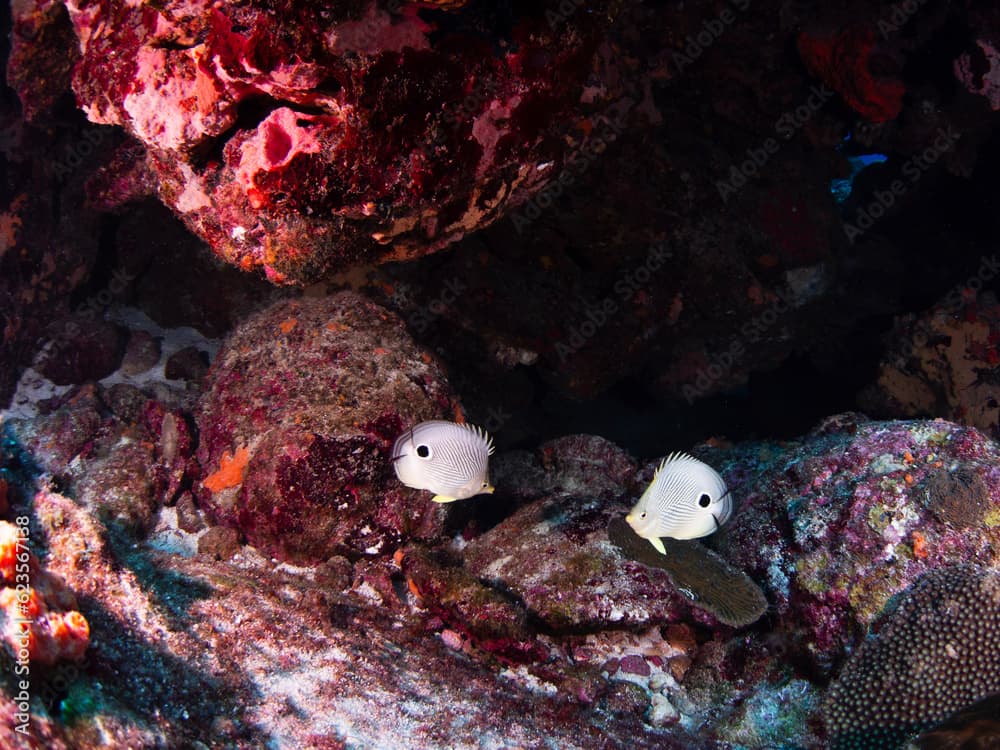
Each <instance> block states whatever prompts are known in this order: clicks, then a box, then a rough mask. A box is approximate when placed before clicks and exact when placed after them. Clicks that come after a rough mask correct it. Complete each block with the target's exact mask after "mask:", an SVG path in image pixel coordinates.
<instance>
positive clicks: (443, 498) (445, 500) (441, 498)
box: [431, 495, 667, 554]
mask: <svg viewBox="0 0 1000 750" xmlns="http://www.w3.org/2000/svg"><path fill="white" fill-rule="evenodd" d="M431 500H432V501H433V502H435V503H453V502H455V501H456V500H458V498H457V497H448V496H447V495H435V496H434V497H432V498H431ZM663 554H667V553H666V552H664V553H663Z"/></svg>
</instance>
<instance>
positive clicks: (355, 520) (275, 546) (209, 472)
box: [196, 292, 458, 562]
mask: <svg viewBox="0 0 1000 750" xmlns="http://www.w3.org/2000/svg"><path fill="white" fill-rule="evenodd" d="M457 410H458V405H457V402H456V401H455V400H454V397H453V395H452V392H451V389H450V387H449V386H448V384H447V381H446V379H445V373H444V371H443V369H442V368H441V366H440V365H439V364H438V363H437V361H436V360H435V359H434V358H433V357H432V356H431V355H430V354H428V353H427V352H426V351H424V350H422V349H420V348H419V347H417V346H416V345H415V344H414V343H413V342H412V340H411V339H410V337H409V335H408V334H407V332H406V329H405V327H404V325H403V323H402V321H401V320H399V319H398V318H397V317H396V316H395V315H393V314H391V313H388V312H386V311H385V310H383V309H382V308H381V307H379V306H378V305H375V304H373V303H372V302H370V301H368V300H366V299H365V298H363V297H361V296H359V295H356V294H354V293H352V292H342V293H340V294H337V295H334V296H332V297H326V298H308V297H306V298H303V299H301V300H286V301H282V302H278V303H276V304H274V305H272V306H270V307H268V308H266V309H265V310H263V311H261V312H259V313H257V314H256V315H254V316H252V317H250V318H249V319H247V320H246V321H245V322H244V323H243V324H242V325H240V326H238V327H237V329H236V330H235V331H234V332H233V333H232V335H231V336H230V337H229V338H228V339H227V340H226V343H225V345H224V347H223V348H222V350H221V351H220V352H219V354H218V356H217V358H216V360H215V362H214V363H213V364H212V368H211V371H210V373H209V375H208V382H207V385H206V389H205V393H204V396H203V398H202V403H201V408H200V410H199V413H198V418H197V421H198V428H199V430H200V434H201V443H200V445H199V446H198V460H199V462H200V463H201V468H202V471H203V474H204V476H203V478H202V481H201V482H200V483H198V485H197V486H196V490H197V494H198V497H199V500H200V501H201V503H202V506H203V508H205V509H206V510H207V511H208V512H209V513H210V515H212V516H213V517H214V518H215V519H216V521H217V522H219V523H222V524H223V525H226V526H230V527H232V528H237V529H239V530H240V531H241V532H242V533H243V535H244V536H245V538H246V539H247V541H249V542H250V543H251V544H253V545H255V546H257V547H259V548H260V549H261V550H262V551H266V552H267V553H268V554H271V555H275V556H277V557H280V558H282V559H287V560H298V561H310V562H322V561H324V560H326V559H327V558H329V557H330V556H331V555H333V554H335V553H338V552H344V551H346V550H351V551H353V552H354V553H360V554H377V553H383V554H384V553H386V552H391V550H392V549H393V545H396V544H398V543H399V542H401V541H402V540H403V539H405V538H411V537H416V538H424V539H429V538H433V537H434V536H435V535H437V534H438V533H439V532H440V531H441V528H442V526H441V524H442V521H443V518H444V514H445V512H446V511H445V509H443V508H442V506H440V505H438V504H436V503H432V502H430V497H429V496H428V495H427V493H425V492H420V491H416V490H411V489H409V488H407V487H404V486H403V485H402V484H400V482H399V481H398V480H397V479H396V477H395V475H394V473H393V471H392V467H391V462H390V460H389V455H390V453H391V450H392V445H393V442H394V441H395V439H396V437H397V436H398V435H399V434H400V433H402V431H403V430H404V429H405V428H407V427H409V426H411V425H413V424H415V423H417V422H421V421H424V420H426V419H441V418H445V419H447V418H451V417H454V415H455V413H456V411H457Z"/></svg>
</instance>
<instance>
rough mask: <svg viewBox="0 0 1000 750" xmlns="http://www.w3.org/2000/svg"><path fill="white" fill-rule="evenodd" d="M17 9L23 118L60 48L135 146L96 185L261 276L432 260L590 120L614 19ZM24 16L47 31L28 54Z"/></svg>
mask: <svg viewBox="0 0 1000 750" xmlns="http://www.w3.org/2000/svg"><path fill="white" fill-rule="evenodd" d="M28 5H29V7H28V8H27V9H24V8H22V9H19V10H20V12H19V25H18V27H19V30H21V33H20V34H19V35H18V36H17V37H16V38H17V40H18V44H17V48H16V53H15V55H14V57H13V58H12V67H13V72H12V80H13V81H15V82H16V83H17V84H18V92H19V93H20V94H21V96H22V100H23V101H25V102H26V109H27V110H28V111H29V112H31V111H33V110H34V109H38V108H42V107H44V106H45V105H46V104H47V103H48V102H49V101H50V100H51V99H52V93H51V91H50V89H51V88H52V87H53V85H55V84H58V82H59V80H65V76H64V75H63V76H62V77H60V78H59V80H57V81H52V84H51V85H50V86H49V87H41V86H38V85H32V84H31V83H30V79H31V77H32V75H37V74H38V73H39V72H42V71H41V70H38V69H40V68H42V67H43V66H46V61H47V60H49V59H50V58H54V59H58V50H59V45H60V43H61V44H63V45H64V48H65V52H64V57H65V60H66V61H72V71H73V72H72V87H73V91H74V93H75V95H76V98H77V101H78V103H79V105H80V106H81V108H82V109H83V110H84V112H85V113H86V114H87V117H88V118H89V119H90V120H91V121H92V122H95V123H100V124H105V125H119V126H121V127H123V128H125V129H126V130H127V131H128V133H129V134H130V135H131V136H132V137H133V138H135V139H136V140H138V141H139V142H141V143H142V145H143V146H144V147H145V155H144V158H143V159H139V160H132V161H131V162H123V163H122V164H121V167H122V172H123V173H124V176H123V177H121V178H119V179H118V180H115V179H111V178H108V179H106V180H105V183H106V184H109V185H115V184H117V183H121V182H127V181H129V180H131V181H132V182H135V183H139V184H140V185H141V186H149V187H152V186H155V192H156V194H157V195H158V196H159V198H160V199H161V200H162V201H163V202H164V203H165V204H166V205H168V206H169V207H170V208H172V209H173V210H174V211H175V212H176V213H177V214H178V216H180V217H181V218H182V219H183V221H184V222H185V224H187V226H188V227H190V228H191V230H192V231H194V232H195V233H196V234H198V235H199V236H201V237H202V238H203V239H205V240H206V241H207V242H208V243H209V245H211V246H212V248H213V249H214V250H215V252H216V253H217V254H218V255H219V256H220V257H222V258H224V259H226V260H227V261H229V262H231V263H233V264H235V265H237V266H238V267H240V268H244V269H251V268H255V269H259V270H261V271H263V272H264V273H265V274H266V275H267V276H268V278H270V279H271V280H273V281H279V282H303V281H308V280H310V279H316V278H318V277H319V276H322V275H324V274H325V273H327V272H329V271H330V270H331V269H333V268H337V267H343V266H345V265H348V264H350V263H353V262H356V261H357V260H359V259H370V260H371V259H379V258H393V257H395V258H406V257H412V256H414V255H419V254H423V253H427V252H431V251H433V250H436V249H439V248H441V247H444V246H446V245H447V244H449V243H450V242H453V241H455V240H457V239H459V238H461V237H462V236H463V235H464V234H466V233H467V232H471V231H473V230H475V229H477V228H480V227H482V226H485V225H487V224H489V223H491V222H493V221H495V220H496V219H497V218H499V217H501V216H503V215H504V214H505V212H506V211H507V210H508V208H510V207H511V206H515V205H517V204H519V203H521V202H523V201H524V200H525V199H526V198H528V197H529V196H530V195H531V194H532V193H534V192H535V191H537V190H538V189H540V188H542V187H543V186H544V185H545V184H546V183H548V182H549V181H550V179H551V178H552V177H553V176H555V175H558V173H559V167H560V165H562V164H563V163H564V162H565V160H566V159H567V158H568V157H569V156H570V155H571V154H573V153H574V152H576V151H577V150H578V149H579V148H580V147H581V144H582V143H583V142H584V141H585V140H586V133H587V132H588V130H589V128H588V127H581V122H582V120H583V119H585V118H586V117H587V116H588V115H589V114H593V113H596V112H600V111H601V108H602V97H601V96H599V93H600V92H604V91H606V89H605V88H603V87H602V86H601V85H599V79H597V78H593V76H594V75H595V68H599V67H600V64H601V58H600V57H599V56H598V55H597V51H598V46H599V44H600V42H601V39H602V34H601V32H602V29H603V26H604V25H606V24H607V22H608V19H609V17H611V16H613V15H614V8H613V5H614V4H612V6H610V7H608V8H607V9H606V10H603V11H601V12H595V13H590V12H575V11H576V8H575V6H571V9H570V10H571V12H569V13H565V14H562V13H559V12H558V9H559V8H560V7H562V6H561V5H560V3H559V2H556V0H547V1H546V2H544V3H540V4H537V5H533V6H530V7H529V6H518V7H517V8H516V10H511V9H509V8H508V9H507V10H506V11H504V10H502V9H500V8H495V9H494V8H492V6H490V5H489V4H486V5H482V4H474V5H470V6H469V7H467V8H466V7H457V6H456V7H452V8H438V7H436V6H435V5H433V4H429V3H413V2H403V3H399V2H397V3H388V4H386V3H382V2H376V1H375V0H369V2H350V3H332V4H330V3H327V4H304V5H303V4H299V5H269V4H261V3H252V4H242V5H219V4H218V3H212V2H207V1H206V0H199V2H194V3H191V2H172V1H171V2H166V3H158V4H156V5H155V6H133V5H130V4H128V3H121V2H117V1H116V0H107V2H99V3H95V4H90V5H87V6H86V7H81V6H78V5H76V4H72V3H70V4H67V8H68V10H69V16H68V17H69V22H68V23H69V24H71V28H72V31H71V32H70V34H67V31H68V25H67V21H66V16H65V14H61V13H54V12H46V11H44V10H43V9H41V8H34V7H32V4H28ZM46 5H51V4H46ZM562 5H566V3H563V4H562ZM553 14H554V15H553ZM553 18H558V19H559V20H558V22H552V19H553ZM35 27H39V28H44V29H51V30H52V31H51V33H49V34H48V36H46V37H44V38H42V39H40V40H38V41H37V42H36V43H35V44H34V45H33V46H32V45H31V43H30V42H29V39H30V38H31V37H30V32H31V30H32V29H33V28H35ZM487 30H488V31H487ZM484 32H486V33H484ZM72 34H75V37H76V41H77V42H78V44H76V45H70V44H67V43H66V42H67V39H66V37H67V36H71V35H72ZM66 64H67V63H66V62H64V63H63V65H62V68H60V70H63V69H64V68H65V67H66ZM48 67H51V63H49V64H48ZM585 92H589V95H587V96H585ZM584 102H585V103H584ZM605 103H606V102H605ZM567 139H568V140H569V141H574V142H575V143H576V146H575V147H573V146H569V145H567V144H568V140H567ZM137 162H138V167H137ZM114 192H115V194H122V195H127V194H128V193H129V191H128V190H125V189H123V188H121V187H120V186H116V187H115V190H114ZM133 192H136V191H133Z"/></svg>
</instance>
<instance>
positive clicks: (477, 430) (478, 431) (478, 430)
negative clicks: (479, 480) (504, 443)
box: [459, 422, 496, 456]
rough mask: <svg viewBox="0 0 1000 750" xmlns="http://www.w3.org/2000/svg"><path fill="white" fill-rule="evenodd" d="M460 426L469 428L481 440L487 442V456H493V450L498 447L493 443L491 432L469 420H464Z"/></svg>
mask: <svg viewBox="0 0 1000 750" xmlns="http://www.w3.org/2000/svg"><path fill="white" fill-rule="evenodd" d="M459 426H460V427H463V428H465V429H466V430H468V431H469V432H471V433H472V434H473V435H475V436H476V437H478V438H479V439H480V440H482V441H483V442H484V443H486V455H487V456H492V455H493V451H494V450H496V447H495V446H494V445H493V438H492V437H490V435H489V433H488V432H486V430H484V429H483V428H482V427H479V426H477V425H474V424H469V423H468V422H462V423H461V424H460V425H459Z"/></svg>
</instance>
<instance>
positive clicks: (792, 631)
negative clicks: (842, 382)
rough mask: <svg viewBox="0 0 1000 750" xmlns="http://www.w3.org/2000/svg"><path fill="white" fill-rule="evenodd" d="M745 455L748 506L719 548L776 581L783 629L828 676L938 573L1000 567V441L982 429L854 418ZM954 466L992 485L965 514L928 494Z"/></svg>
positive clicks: (770, 586) (771, 585)
mask: <svg viewBox="0 0 1000 750" xmlns="http://www.w3.org/2000/svg"><path fill="white" fill-rule="evenodd" d="M743 450H749V449H743ZM741 464H742V466H741V468H740V469H739V470H738V472H740V473H742V472H746V473H745V474H744V476H745V477H746V483H747V485H746V487H745V488H744V489H743V490H742V492H741V493H740V497H741V499H742V504H741V506H740V509H739V511H738V512H737V514H736V516H735V518H734V519H733V520H732V521H731V522H730V523H729V524H727V525H726V526H725V527H724V528H723V530H722V532H721V533H720V534H719V535H717V536H718V538H717V541H716V544H717V547H718V549H719V550H720V551H722V552H723V553H724V554H725V555H726V556H727V557H728V558H729V560H730V562H732V563H734V564H736V565H737V566H738V567H740V568H741V569H742V570H744V571H746V572H747V573H748V574H749V575H750V576H751V577H753V578H755V579H757V580H759V581H761V582H766V583H765V584H764V585H765V589H766V590H767V591H768V595H769V599H770V600H771V602H772V604H773V605H774V607H775V616H776V622H777V623H779V625H777V629H778V631H780V632H784V633H785V634H786V635H787V636H788V637H789V639H790V642H791V643H793V644H794V649H795V652H796V654H795V658H796V659H802V660H803V661H804V663H808V664H809V665H810V668H811V669H813V670H816V671H817V672H818V673H821V674H823V673H826V674H829V673H830V672H831V670H833V669H835V668H836V666H837V664H838V663H839V661H840V660H841V659H842V658H843V655H844V654H845V653H846V651H847V650H848V649H849V648H850V647H851V645H852V644H853V643H856V642H857V639H858V638H859V637H860V636H861V635H862V634H864V633H865V632H866V631H867V629H868V628H869V627H870V626H871V625H872V623H873V621H874V620H875V617H876V615H878V614H879V612H881V610H882V609H883V607H885V605H886V604H887V603H888V602H889V601H890V599H892V597H893V596H895V595H896V594H899V593H900V592H902V591H904V590H905V589H907V588H908V587H909V586H911V585H912V584H913V582H914V581H915V580H916V579H917V578H919V577H920V576H921V575H923V574H924V573H926V572H927V571H929V570H933V569H935V568H938V567H942V566H947V565H953V564H957V563H962V562H968V561H977V562H979V563H980V564H983V565H986V566H993V567H996V566H998V565H1000V485H998V482H1000V447H998V445H997V444H996V443H995V442H993V441H991V440H990V439H988V438H987V437H986V436H985V435H983V434H982V433H981V432H979V431H977V430H975V429H972V428H966V427H961V426H959V425H956V424H954V423H951V422H945V421H931V422H919V421H918V422H864V421H857V420H854V419H852V418H851V417H850V416H849V415H844V416H842V417H841V418H838V419H836V420H831V421H830V422H828V423H826V424H825V425H821V426H820V427H819V428H817V430H816V431H814V432H813V433H812V434H811V435H809V436H808V437H806V438H805V439H804V440H803V441H802V442H800V443H796V444H792V445H790V446H788V447H786V448H784V449H782V450H781V451H775V449H774V447H770V446H766V447H761V448H759V449H757V450H756V451H752V452H748V453H745V454H744V458H743V460H742V461H741ZM942 472H945V473H947V474H950V475H955V474H956V473H957V472H962V473H966V474H973V475H976V476H978V477H979V478H981V480H982V483H981V484H979V483H976V484H977V486H979V487H981V488H982V490H983V492H984V493H985V494H984V496H981V497H977V498H976V501H975V502H974V503H970V508H969V515H968V516H966V517H965V518H963V519H955V518H954V517H952V516H949V515H948V514H947V513H945V514H944V515H942V513H940V512H939V510H938V509H939V507H940V505H941V504H942V503H944V504H948V503H949V502H950V498H949V496H948V495H944V496H935V495H933V494H930V495H929V494H928V487H929V485H933V484H934V478H935V477H939V476H940V475H941V473H942ZM731 476H732V475H731ZM737 483H739V480H737ZM964 483H965V482H964V481H963V484H964ZM942 518H945V519H948V520H942Z"/></svg>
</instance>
